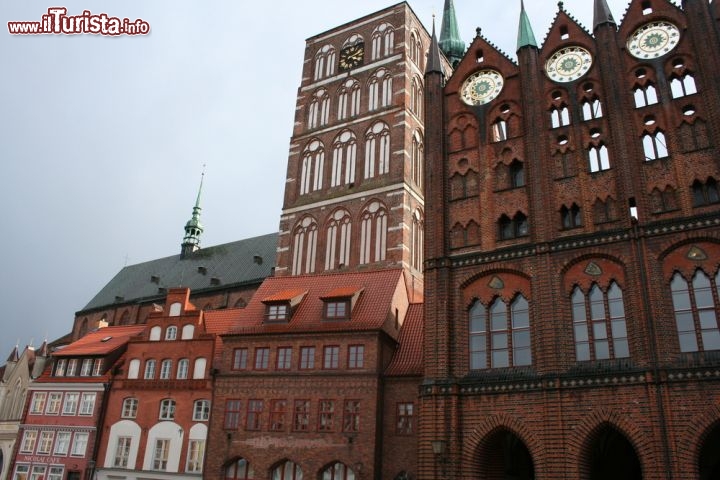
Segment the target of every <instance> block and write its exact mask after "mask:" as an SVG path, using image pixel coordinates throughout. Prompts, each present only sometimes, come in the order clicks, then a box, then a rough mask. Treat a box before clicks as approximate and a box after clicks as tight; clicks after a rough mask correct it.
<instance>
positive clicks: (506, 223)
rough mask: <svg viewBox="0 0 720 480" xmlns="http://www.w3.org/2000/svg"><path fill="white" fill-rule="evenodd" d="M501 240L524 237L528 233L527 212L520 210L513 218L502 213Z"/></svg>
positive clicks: (500, 221) (499, 221)
mask: <svg viewBox="0 0 720 480" xmlns="http://www.w3.org/2000/svg"><path fill="white" fill-rule="evenodd" d="M498 227H499V234H500V240H509V239H511V238H518V237H524V236H527V234H528V220H527V217H526V216H525V214H523V213H522V212H518V213H516V214H515V216H514V217H513V218H510V217H508V216H507V215H502V216H501V217H500V220H498Z"/></svg>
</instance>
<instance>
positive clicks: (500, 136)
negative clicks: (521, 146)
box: [491, 118, 508, 142]
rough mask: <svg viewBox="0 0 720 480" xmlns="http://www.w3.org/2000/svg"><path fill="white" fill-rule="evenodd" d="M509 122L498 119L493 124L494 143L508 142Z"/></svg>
mask: <svg viewBox="0 0 720 480" xmlns="http://www.w3.org/2000/svg"><path fill="white" fill-rule="evenodd" d="M507 138H508V135H507V122H506V121H505V120H503V119H502V118H498V119H497V120H495V123H493V124H492V139H491V141H492V142H502V141H503V140H507Z"/></svg>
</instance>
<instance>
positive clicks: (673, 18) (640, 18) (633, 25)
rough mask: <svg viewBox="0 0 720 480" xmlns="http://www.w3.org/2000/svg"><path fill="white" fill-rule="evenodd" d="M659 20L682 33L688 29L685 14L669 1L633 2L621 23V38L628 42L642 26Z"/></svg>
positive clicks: (641, 0) (640, 0)
mask: <svg viewBox="0 0 720 480" xmlns="http://www.w3.org/2000/svg"><path fill="white" fill-rule="evenodd" d="M714 3H718V2H717V0H716V1H715V2H714ZM658 20H666V21H670V22H672V23H674V24H675V25H676V26H677V27H678V28H680V30H681V31H683V30H685V29H686V28H687V19H686V18H685V12H683V11H682V9H681V8H680V7H678V6H677V5H675V4H673V3H672V2H670V1H669V0H632V1H631V2H630V5H628V7H627V9H626V10H625V15H624V17H623V19H622V22H620V29H619V35H620V38H622V39H626V40H627V39H628V38H629V37H630V35H632V34H633V33H634V32H635V30H637V29H638V28H639V27H640V26H641V25H643V24H645V23H647V22H651V21H658Z"/></svg>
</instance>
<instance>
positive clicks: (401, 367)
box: [385, 303, 425, 377]
mask: <svg viewBox="0 0 720 480" xmlns="http://www.w3.org/2000/svg"><path fill="white" fill-rule="evenodd" d="M423 320H424V311H423V304H422V303H413V304H412V305H410V308H409V309H408V312H407V316H406V317H405V322H403V325H402V327H401V328H400V338H399V340H398V348H397V350H395V355H394V356H393V358H392V360H391V361H390V365H388V368H387V369H386V370H385V375H387V376H398V377H399V376H408V375H422V374H423V341H424V330H425V328H424V321H423Z"/></svg>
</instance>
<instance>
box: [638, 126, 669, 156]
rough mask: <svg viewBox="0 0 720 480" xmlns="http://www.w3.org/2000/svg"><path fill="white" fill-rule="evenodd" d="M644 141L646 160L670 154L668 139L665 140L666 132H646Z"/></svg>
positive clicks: (643, 137)
mask: <svg viewBox="0 0 720 480" xmlns="http://www.w3.org/2000/svg"><path fill="white" fill-rule="evenodd" d="M642 143H643V152H644V153H645V161H646V162H649V161H651V160H657V159H658V158H665V157H667V156H668V148H667V141H666V140H665V134H664V133H663V132H662V131H661V130H657V131H655V132H654V133H645V134H644V135H643V136H642Z"/></svg>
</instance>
